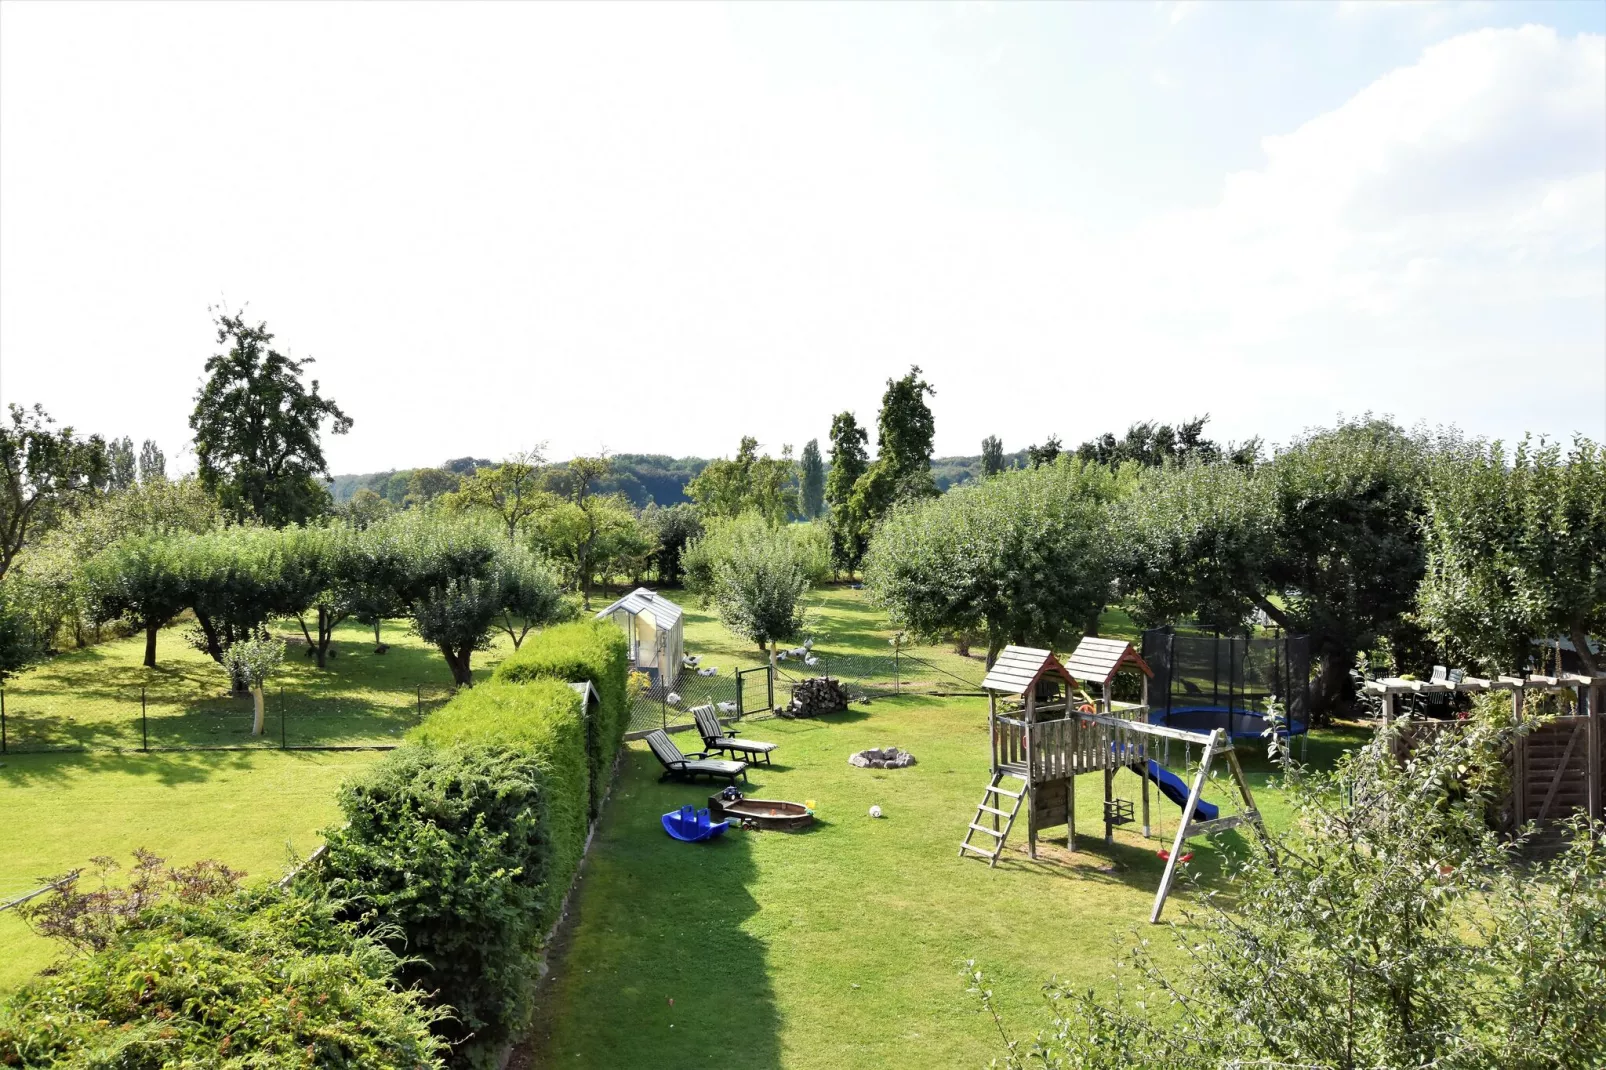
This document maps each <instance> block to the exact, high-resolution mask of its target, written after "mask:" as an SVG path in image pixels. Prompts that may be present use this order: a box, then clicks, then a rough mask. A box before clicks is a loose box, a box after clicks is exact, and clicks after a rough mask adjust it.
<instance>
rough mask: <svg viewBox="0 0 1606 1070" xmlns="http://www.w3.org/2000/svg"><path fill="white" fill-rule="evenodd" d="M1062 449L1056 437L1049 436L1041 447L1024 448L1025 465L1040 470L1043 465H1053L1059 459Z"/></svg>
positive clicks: (1058, 438)
mask: <svg viewBox="0 0 1606 1070" xmlns="http://www.w3.org/2000/svg"><path fill="white" fill-rule="evenodd" d="M1061 450H1062V447H1061V446H1060V437H1059V436H1058V435H1049V436H1048V438H1047V439H1046V440H1044V442H1043V444H1042V445H1041V446H1027V447H1026V463H1027V464H1028V465H1030V466H1031V467H1033V468H1041V467H1043V466H1044V465H1045V464H1053V463H1054V461H1055V460H1057V459H1058V458H1059V455H1060V452H1061Z"/></svg>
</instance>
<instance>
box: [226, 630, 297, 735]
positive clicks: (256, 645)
mask: <svg viewBox="0 0 1606 1070" xmlns="http://www.w3.org/2000/svg"><path fill="white" fill-rule="evenodd" d="M283 662H284V643H283V641H282V640H279V639H255V638H253V639H246V640H243V641H241V642H238V643H235V644H234V645H233V646H231V647H229V649H228V650H227V651H225V652H224V654H223V660H222V662H220V664H221V665H222V666H223V668H224V670H225V671H227V672H228V674H229V679H230V680H232V681H234V684H235V687H236V689H239V688H240V685H241V684H243V685H244V687H245V689H246V690H249V691H250V692H251V705H252V706H253V707H254V711H253V713H254V715H253V717H252V718H251V734H252V735H253V736H260V735H261V734H262V730H263V727H264V724H263V722H264V717H263V714H264V709H263V706H264V703H263V696H262V689H263V685H264V684H266V683H267V681H268V677H270V676H272V675H273V674H274V673H275V672H277V671H278V670H279V666H280V665H281V664H282V663H283Z"/></svg>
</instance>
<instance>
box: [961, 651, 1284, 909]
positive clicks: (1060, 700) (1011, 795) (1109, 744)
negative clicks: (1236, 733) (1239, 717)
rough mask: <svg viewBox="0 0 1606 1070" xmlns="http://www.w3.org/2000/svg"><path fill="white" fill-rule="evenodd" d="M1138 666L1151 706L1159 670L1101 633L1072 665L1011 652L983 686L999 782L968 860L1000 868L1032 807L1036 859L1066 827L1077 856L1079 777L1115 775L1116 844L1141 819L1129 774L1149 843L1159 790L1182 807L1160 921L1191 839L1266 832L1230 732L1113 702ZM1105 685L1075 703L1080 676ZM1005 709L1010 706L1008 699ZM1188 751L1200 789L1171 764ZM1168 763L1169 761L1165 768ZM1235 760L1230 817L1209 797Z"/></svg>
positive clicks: (1109, 822)
mask: <svg viewBox="0 0 1606 1070" xmlns="http://www.w3.org/2000/svg"><path fill="white" fill-rule="evenodd" d="M1125 669H1131V670H1135V671H1138V672H1140V673H1141V674H1142V679H1143V691H1144V698H1145V699H1147V695H1148V679H1149V676H1151V675H1152V673H1151V672H1150V670H1149V667H1148V666H1147V665H1146V664H1145V663H1144V661H1143V659H1142V658H1141V657H1140V656H1139V655H1138V653H1137V651H1135V650H1133V649H1132V645H1131V644H1130V643H1126V642H1123V641H1121V640H1116V639H1099V638H1097V637H1096V636H1089V637H1087V638H1085V639H1083V640H1082V642H1081V644H1080V645H1079V646H1078V647H1077V648H1076V651H1075V653H1073V654H1072V655H1071V657H1070V659H1069V662H1068V663H1067V664H1061V662H1060V661H1059V659H1058V658H1056V657H1055V656H1054V655H1053V653H1052V652H1050V651H1047V650H1038V649H1034V648H1031V647H1018V646H1010V647H1005V648H1004V650H1003V652H1002V653H1001V654H1000V655H999V657H998V660H997V661H996V662H995V663H994V665H993V668H992V670H991V671H989V672H988V674H987V677H986V679H985V680H983V681H982V689H983V690H984V691H986V693H987V697H988V715H987V721H988V729H989V731H988V735H989V737H990V739H991V742H992V775H991V779H990V781H989V782H988V785H987V788H986V789H985V791H984V793H983V795H982V800H981V802H980V803H979V804H978V805H977V808H976V817H975V819H974V820H973V821H971V823H970V827H969V829H968V830H966V833H965V837H964V840H963V841H962V842H961V843H960V845H959V854H960V857H962V858H963V857H981V858H986V859H987V861H988V865H989V866H996V865H997V864H998V858H999V855H1000V854H1001V853H1002V852H1003V849H1004V844H1005V841H1006V840H1007V839H1008V837H1009V833H1010V831H1011V829H1012V828H1013V827H1014V823H1015V819H1016V817H1017V816H1018V815H1019V813H1020V811H1021V809H1022V808H1023V807H1024V808H1025V810H1026V851H1027V854H1028V855H1029V856H1030V857H1032V858H1036V857H1037V837H1038V833H1039V832H1040V831H1041V830H1043V829H1049V828H1055V827H1057V826H1059V825H1064V826H1065V828H1066V833H1065V846H1066V847H1067V848H1068V849H1069V850H1072V851H1074V850H1076V792H1075V790H1074V789H1075V779H1076V777H1077V776H1079V775H1081V774H1083V773H1102V774H1103V775H1104V812H1103V818H1104V839H1105V842H1106V843H1111V842H1114V839H1115V827H1116V826H1117V825H1125V824H1130V823H1132V822H1133V821H1135V820H1137V814H1136V813H1135V811H1134V807H1133V804H1132V801H1131V800H1130V799H1123V798H1117V797H1116V795H1115V774H1116V773H1117V772H1118V771H1119V770H1121V769H1123V768H1125V769H1130V770H1131V771H1132V772H1134V773H1136V774H1137V775H1138V777H1139V778H1140V781H1141V783H1142V786H1143V787H1142V803H1143V810H1142V820H1143V835H1144V836H1145V837H1147V836H1149V835H1151V828H1152V826H1151V823H1150V805H1149V803H1150V785H1151V784H1152V785H1154V787H1156V788H1157V789H1158V790H1159V791H1160V793H1161V794H1163V795H1165V796H1166V797H1167V798H1168V799H1170V800H1171V801H1172V802H1174V803H1176V804H1177V805H1178V806H1180V807H1181V808H1182V818H1181V821H1180V822H1179V823H1178V825H1177V834H1176V838H1175V839H1174V841H1173V842H1172V845H1171V849H1170V850H1169V851H1161V852H1159V854H1160V856H1161V857H1162V858H1164V859H1165V863H1166V865H1165V873H1164V875H1163V876H1162V877H1161V878H1160V888H1159V891H1158V892H1157V894H1156V895H1155V899H1154V909H1153V911H1152V912H1151V913H1150V915H1149V921H1150V922H1151V923H1155V922H1158V921H1159V920H1160V914H1161V911H1162V910H1164V908H1165V901H1166V897H1167V896H1168V895H1169V894H1170V892H1171V887H1172V884H1173V882H1174V881H1175V879H1176V870H1177V866H1178V864H1179V863H1181V862H1185V861H1187V859H1188V858H1189V857H1191V856H1189V855H1187V854H1185V848H1186V844H1187V841H1188V839H1190V838H1191V837H1194V836H1202V835H1208V834H1210V833H1213V832H1223V831H1225V830H1227V829H1230V828H1236V827H1237V826H1239V825H1242V824H1245V823H1248V824H1250V825H1253V826H1254V828H1255V829H1256V831H1257V832H1258V833H1259V834H1260V835H1261V836H1262V837H1264V836H1265V829H1264V826H1263V825H1262V823H1261V819H1260V813H1259V811H1258V810H1256V809H1255V801H1254V797H1253V795H1252V794H1251V793H1250V790H1249V783H1248V781H1247V780H1245V779H1244V774H1243V769H1242V767H1241V766H1240V765H1239V763H1238V756H1237V753H1236V751H1235V750H1234V748H1233V742H1232V737H1231V735H1230V733H1228V732H1227V731H1225V730H1224V729H1221V728H1215V729H1212V730H1211V731H1209V732H1191V731H1188V730H1186V729H1181V728H1172V727H1169V726H1167V725H1153V724H1149V723H1148V712H1149V710H1148V704H1147V702H1146V701H1145V702H1140V703H1123V702H1116V701H1115V700H1114V699H1113V697H1112V694H1111V690H1112V683H1113V681H1114V678H1115V676H1116V674H1117V673H1118V672H1120V671H1122V670H1125ZM1079 678H1080V680H1081V682H1082V683H1085V684H1087V685H1089V687H1088V691H1089V692H1091V691H1092V690H1093V687H1094V686H1096V687H1097V689H1098V693H1099V697H1098V698H1090V699H1088V700H1086V701H1084V700H1083V699H1081V698H1079V697H1073V692H1075V691H1077V690H1079V686H1078V679H1079ZM1001 700H1002V703H1003V705H1004V708H1003V709H1000V703H1001ZM1173 743H1177V744H1180V745H1181V747H1182V751H1183V759H1184V761H1183V772H1184V774H1185V775H1186V773H1187V772H1188V767H1189V766H1190V765H1192V764H1193V763H1192V756H1193V748H1194V747H1198V748H1199V749H1200V754H1199V762H1198V765H1197V766H1196V767H1195V768H1194V771H1193V779H1192V783H1191V784H1189V783H1188V782H1187V781H1185V780H1182V779H1180V778H1178V777H1177V776H1176V775H1175V774H1173V773H1172V772H1171V771H1170V769H1169V768H1168V766H1169V765H1170V758H1171V746H1172V744H1173ZM1156 758H1158V760H1156ZM1222 758H1224V759H1225V760H1226V762H1227V766H1228V769H1229V771H1230V772H1231V774H1232V777H1233V780H1234V781H1235V782H1236V784H1237V787H1238V792H1239V795H1240V797H1241V801H1242V808H1241V810H1240V811H1239V812H1238V813H1237V814H1234V815H1230V816H1227V817H1222V816H1221V815H1220V812H1219V810H1218V809H1217V808H1216V807H1215V806H1213V805H1211V804H1210V803H1208V802H1206V801H1205V800H1204V799H1202V798H1201V794H1202V792H1203V790H1204V786H1205V784H1206V783H1207V782H1208V780H1209V777H1210V770H1211V766H1212V764H1213V763H1214V762H1215V761H1216V760H1217V759H1222Z"/></svg>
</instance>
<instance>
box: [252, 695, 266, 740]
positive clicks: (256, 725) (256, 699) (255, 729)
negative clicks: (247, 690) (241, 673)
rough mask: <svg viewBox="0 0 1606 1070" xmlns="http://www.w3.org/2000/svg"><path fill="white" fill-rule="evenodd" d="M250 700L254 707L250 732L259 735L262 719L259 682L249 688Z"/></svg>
mask: <svg viewBox="0 0 1606 1070" xmlns="http://www.w3.org/2000/svg"><path fill="white" fill-rule="evenodd" d="M251 702H252V704H253V705H254V706H255V707H256V717H255V718H254V719H253V720H252V722H251V734H252V735H253V736H260V735H261V734H262V722H263V720H264V718H263V716H262V685H261V684H258V685H256V686H255V687H253V688H252V689H251Z"/></svg>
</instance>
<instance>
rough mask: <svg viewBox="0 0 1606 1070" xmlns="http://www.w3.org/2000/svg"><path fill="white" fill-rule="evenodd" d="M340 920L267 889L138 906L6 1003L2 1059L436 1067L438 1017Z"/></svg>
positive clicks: (268, 1067)
mask: <svg viewBox="0 0 1606 1070" xmlns="http://www.w3.org/2000/svg"><path fill="white" fill-rule="evenodd" d="M336 913H337V908H336V905H335V904H333V903H332V902H331V901H329V900H327V899H325V898H322V897H321V896H318V895H316V894H314V895H312V896H306V895H300V894H294V895H292V894H287V893H284V892H281V891H279V890H278V889H277V888H273V887H269V888H266V889H256V890H252V891H247V892H241V893H237V894H234V895H230V896H225V897H221V898H215V899H210V900H207V901H204V902H179V903H173V904H167V905H163V906H160V907H157V908H154V909H148V910H145V911H143V912H142V913H140V914H139V915H138V916H136V917H134V918H132V919H130V920H129V921H128V923H127V924H126V925H124V926H122V927H121V928H120V929H119V930H118V931H117V932H116V933H115V935H113V936H112V938H111V939H110V941H109V942H108V943H107V944H106V946H104V947H103V948H101V949H100V950H98V951H96V952H94V953H92V954H88V955H82V956H78V957H73V958H69V959H66V960H64V961H63V962H62V963H60V964H59V965H58V967H57V968H56V969H55V970H54V971H53V972H51V973H48V974H45V975H43V976H41V977H39V978H37V979H35V980H34V981H33V982H32V983H30V984H29V985H27V986H26V987H24V988H23V989H22V990H20V991H19V992H17V993H16V994H14V995H13V996H12V997H11V998H10V999H9V1000H8V1001H7V1002H6V1003H5V1005H3V1006H0V1065H6V1066H36V1067H52V1068H68V1067H72V1068H89V1067H118V1068H124V1070H145V1068H150V1070H155V1068H157V1067H169V1066H209V1067H229V1068H232V1067H239V1068H245V1067H250V1068H252V1070H277V1068H280V1067H307V1066H319V1067H349V1068H359V1067H360V1068H363V1070H379V1068H386V1070H389V1068H393V1067H394V1068H397V1070H401V1068H407V1070H413V1068H417V1067H438V1066H440V1065H442V1064H441V1059H440V1056H441V1053H442V1052H441V1049H442V1045H441V1044H440V1042H439V1041H438V1040H437V1039H436V1038H435V1037H434V1036H432V1035H431V1032H430V1026H431V1024H432V1022H433V1021H434V1019H435V1018H436V1016H437V1013H438V1012H432V1011H428V1010H426V1009H425V1008H424V1006H423V1004H422V998H421V997H420V996H419V995H418V994H417V993H415V992H411V991H397V990H396V989H395V987H394V986H393V983H392V976H393V974H394V972H395V969H396V965H397V961H396V956H395V955H394V954H393V953H392V952H391V951H389V950H388V949H386V948H385V947H384V946H382V945H381V944H380V943H378V942H377V941H375V940H373V939H371V938H369V937H364V936H361V935H358V934H357V932H356V931H355V929H354V927H353V926H351V925H349V924H346V923H342V922H340V921H339V920H337V918H336Z"/></svg>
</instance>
